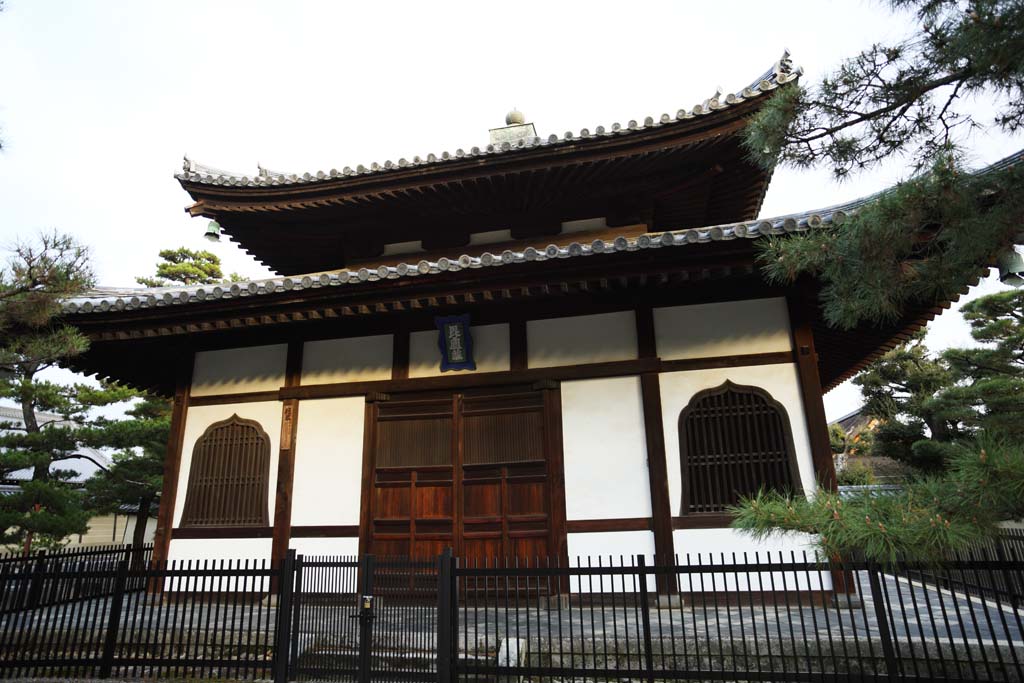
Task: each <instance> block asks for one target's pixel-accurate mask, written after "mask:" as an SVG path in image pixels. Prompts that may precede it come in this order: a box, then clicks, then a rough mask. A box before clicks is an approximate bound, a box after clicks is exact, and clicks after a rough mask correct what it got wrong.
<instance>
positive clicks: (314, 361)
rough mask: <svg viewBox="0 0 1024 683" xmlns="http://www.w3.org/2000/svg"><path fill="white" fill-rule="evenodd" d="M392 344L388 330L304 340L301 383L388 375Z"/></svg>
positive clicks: (392, 338) (377, 377)
mask: <svg viewBox="0 0 1024 683" xmlns="http://www.w3.org/2000/svg"><path fill="white" fill-rule="evenodd" d="M393 346H394V337H393V336H392V335H390V334H380V335H376V336H372V337H350V338H347V339H323V340H320V341H308V342H306V343H305V345H304V348H303V350H302V384H332V383H335V382H369V381H374V380H383V379H391V360H392V349H393Z"/></svg>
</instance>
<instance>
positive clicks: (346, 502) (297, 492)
mask: <svg viewBox="0 0 1024 683" xmlns="http://www.w3.org/2000/svg"><path fill="white" fill-rule="evenodd" d="M365 405H366V401H365V400H364V398H363V397H362V396H349V397H344V398H326V399H318V400H316V401H302V402H300V403H299V424H298V431H297V433H296V435H295V477H294V480H293V487H292V526H305V525H315V526H325V525H347V524H359V499H360V496H361V495H362V486H361V480H362V466H363V465H362V462H363V423H364V408H365Z"/></svg>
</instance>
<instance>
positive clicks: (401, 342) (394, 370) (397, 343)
mask: <svg viewBox="0 0 1024 683" xmlns="http://www.w3.org/2000/svg"><path fill="white" fill-rule="evenodd" d="M391 343H392V346H391V379H408V378H409V330H408V329H405V328H399V329H396V330H395V333H394V334H393V335H392V342H391Z"/></svg>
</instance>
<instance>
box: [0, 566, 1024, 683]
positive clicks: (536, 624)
mask: <svg viewBox="0 0 1024 683" xmlns="http://www.w3.org/2000/svg"><path fill="white" fill-rule="evenodd" d="M1004 549H1005V548H1004ZM993 552H994V551H993ZM1017 560H1019V557H1016V556H1014V557H996V556H994V555H993V556H988V557H978V558H972V559H968V560H956V561H951V562H948V563H946V564H944V565H943V566H942V567H941V568H937V567H933V566H926V565H921V564H916V563H907V562H901V563H896V564H894V565H892V566H888V567H880V566H877V565H874V564H871V563H865V562H858V561H848V562H837V561H831V562H826V561H824V560H823V559H822V558H819V557H816V556H813V555H805V554H795V553H789V554H783V555H779V554H777V553H773V554H771V555H765V554H753V555H721V554H719V555H714V556H710V555H700V556H696V555H694V556H680V557H678V558H673V559H672V561H661V560H659V561H657V562H654V561H651V560H650V558H644V557H635V558H632V557H616V558H612V559H609V558H607V557H605V558H596V557H595V558H586V559H581V560H574V561H573V562H572V563H571V564H569V563H566V562H564V561H560V560H555V559H553V560H550V561H549V560H544V559H536V558H534V559H530V560H528V561H527V560H520V561H495V560H482V561H478V560H472V561H465V560H462V561H460V560H457V559H455V558H453V557H452V556H451V555H450V554H446V555H442V556H441V557H439V558H436V559H431V560H425V561H424V560H410V559H407V558H382V557H373V556H362V557H359V558H355V557H349V558H332V557H301V556H300V557H295V556H294V555H290V556H289V557H288V558H287V559H286V561H285V562H284V563H283V565H282V566H281V567H277V568H274V567H270V566H268V565H267V564H266V563H253V562H218V563H213V562H202V563H196V562H175V563H170V564H165V565H160V566H152V565H150V566H142V567H139V566H137V565H133V562H132V559H131V558H130V557H124V558H122V559H120V560H118V561H117V563H116V565H115V566H113V567H109V566H108V567H102V566H94V567H92V568H86V569H84V570H80V569H75V568H74V567H73V566H71V565H65V564H60V563H57V564H54V565H52V566H50V567H49V568H48V569H45V570H43V571H41V572H39V573H37V576H41V577H42V578H43V580H45V581H48V582H53V583H54V584H55V585H59V586H62V587H63V588H62V590H63V591H64V592H65V593H66V594H72V595H73V594H78V595H83V594H84V593H83V591H82V590H81V589H79V588H76V584H83V583H89V582H99V583H100V584H102V585H105V586H109V587H110V590H109V591H106V592H103V593H101V594H95V595H93V596H91V597H87V598H80V599H76V600H62V601H56V602H53V603H50V604H42V603H39V604H37V606H36V607H34V608H31V609H28V608H23V609H19V610H11V611H8V612H6V613H4V614H0V676H2V677H39V676H65V677H68V676H70V677H76V676H101V677H103V676H111V675H118V676H130V677H158V676H159V677H167V676H173V677H190V676H194V677H219V678H231V679H234V678H243V679H267V678H273V679H274V680H275V681H282V682H283V681H287V680H325V679H330V680H353V681H360V682H363V681H371V680H372V681H386V680H393V681H439V682H442V683H444V682H448V681H469V680H473V681H481V683H483V682H484V681H488V682H489V681H502V680H508V681H511V680H530V681H535V680H537V681H543V680H550V681H561V680H588V681H589V680H614V681H618V680H623V681H624V680H647V681H655V680H660V681H668V680H779V681H809V680H822V681H850V680H865V681H869V680H870V681H925V680H948V681H954V680H955V681H968V680H986V681H1010V680H1022V679H1024V669H1022V661H1024V635H1022V634H1024V624H1022V620H1024V610H1022V609H1021V608H1020V607H1019V606H1016V605H1015V603H1014V600H1015V599H1016V597H1017V596H1018V595H1019V594H1017V593H1015V590H1016V588H1015V587H1017V588H1019V586H1020V585H1021V584H1020V578H1021V571H1022V565H1021V563H1020V562H1019V561H1017ZM3 570H4V568H3V566H0V572H3ZM0 576H5V575H2V574H0ZM11 576H13V577H14V578H11V579H10V581H7V582H3V581H4V579H3V578H0V589H2V590H3V591H4V594H5V595H6V593H7V591H8V590H14V591H16V592H19V591H21V592H23V591H24V588H22V587H20V586H21V584H20V583H19V582H22V583H23V582H24V579H22V578H18V577H17V575H14V574H12V575H11ZM951 576H955V577H959V578H957V580H956V581H953V580H951V579H950V578H949V577H951ZM76 591H77V592H76ZM5 599H6V598H5Z"/></svg>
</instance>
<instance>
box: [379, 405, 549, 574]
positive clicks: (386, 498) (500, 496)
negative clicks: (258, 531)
mask: <svg viewBox="0 0 1024 683" xmlns="http://www.w3.org/2000/svg"><path fill="white" fill-rule="evenodd" d="M544 406H545V401H544V395H543V392H542V391H535V390H532V389H529V388H507V389H505V388H503V389H488V390H472V391H466V392H453V393H451V392H450V393H433V394H415V395H393V396H391V397H390V398H389V399H388V400H387V401H383V402H380V403H378V404H377V407H376V410H375V414H376V416H375V418H374V420H373V424H372V425H368V427H369V428H372V429H373V430H374V433H373V441H372V453H373V466H372V468H371V471H372V474H371V481H368V482H364V495H369V496H370V514H369V529H367V531H366V533H367V534H368V538H367V543H366V548H367V549H368V551H369V552H372V553H374V554H377V555H401V556H412V557H423V558H426V557H435V556H436V555H437V554H438V553H440V552H441V551H442V550H443V549H444V548H446V547H449V546H450V547H452V548H453V549H454V550H455V553H456V554H457V555H458V556H460V557H465V558H476V559H479V560H480V561H483V560H485V559H486V560H488V561H491V562H493V561H494V560H495V559H497V558H519V559H522V560H525V559H527V558H529V559H530V561H531V562H532V561H533V560H534V559H535V558H539V557H547V556H548V554H549V552H551V539H552V538H554V537H555V536H554V535H553V534H557V533H561V534H563V535H564V529H553V525H552V521H551V520H552V510H551V503H550V498H551V497H550V495H549V494H550V491H549V481H550V472H549V469H550V467H551V466H552V463H551V458H550V457H549V456H550V454H549V450H550V444H551V439H550V438H549V434H550V425H549V424H548V420H549V418H548V416H547V411H545V408H544ZM558 478H559V479H560V477H558Z"/></svg>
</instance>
